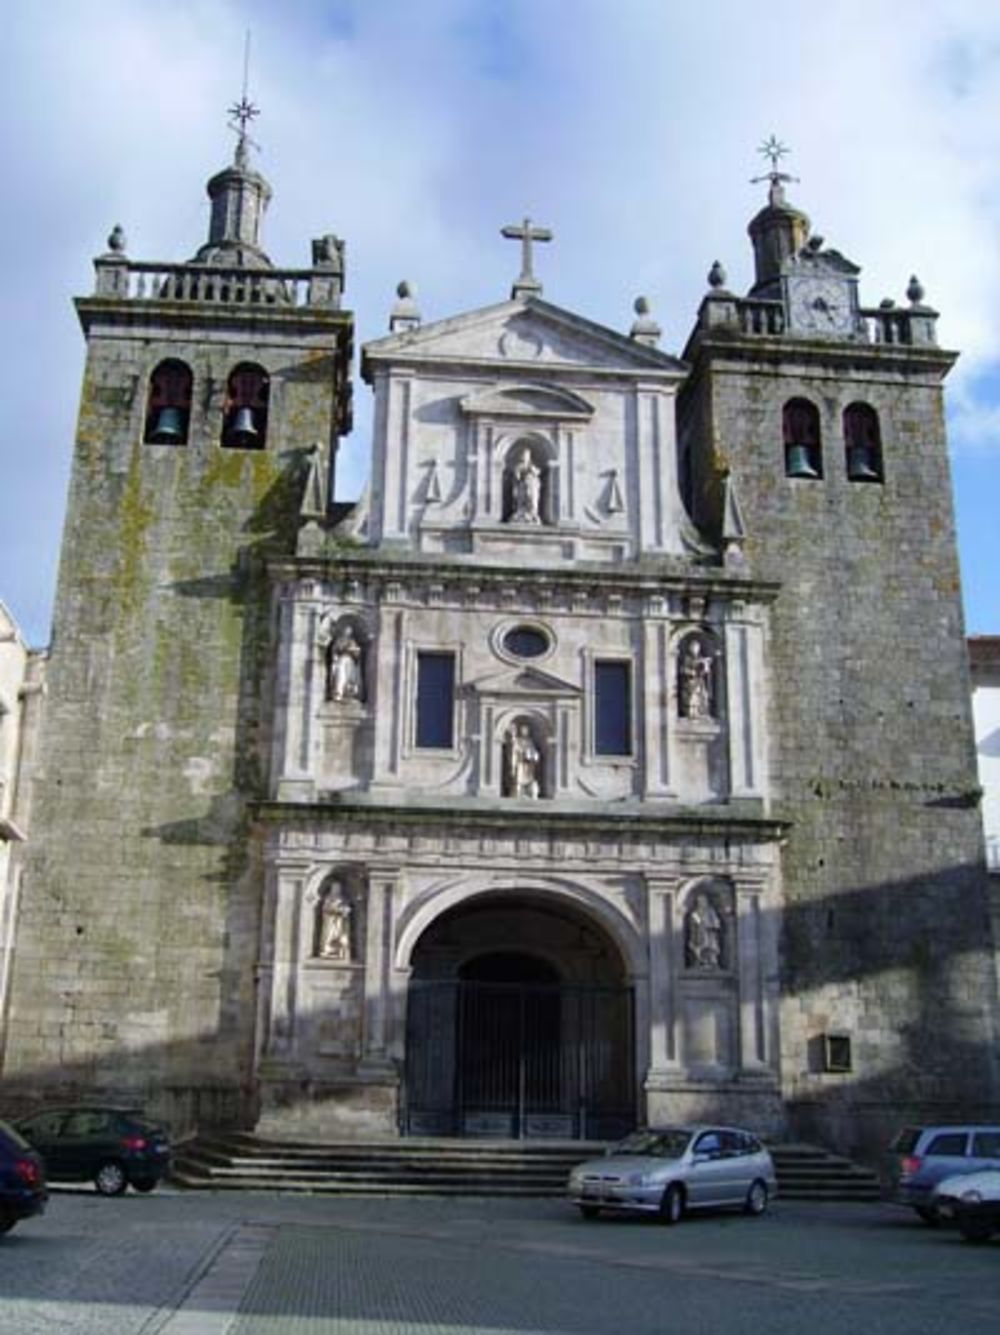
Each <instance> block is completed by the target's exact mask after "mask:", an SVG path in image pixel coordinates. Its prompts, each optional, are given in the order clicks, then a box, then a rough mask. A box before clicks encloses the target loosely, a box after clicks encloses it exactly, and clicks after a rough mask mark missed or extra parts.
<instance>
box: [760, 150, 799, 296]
mask: <svg viewBox="0 0 1000 1335" xmlns="http://www.w3.org/2000/svg"><path fill="white" fill-rule="evenodd" d="M761 152H762V153H763V154H764V155H765V156H766V157H769V158H770V159H771V170H770V171H769V172H768V173H767V174H766V175H765V176H757V177H754V180H755V181H768V182H769V183H770V184H769V188H768V192H767V204H766V206H765V207H764V208H762V209H761V210H760V212H759V213H757V214H756V215H755V216H754V217H753V218H752V219H751V221H750V224H749V226H748V227H747V231H748V232H749V233H750V239H751V241H752V242H753V256H754V269H755V276H756V281H755V282H754V285H753V287H752V288H751V289H750V296H751V297H771V296H778V295H779V281H778V280H779V278H780V275H781V267H782V265H783V263H784V262H785V261H786V260H788V259H790V258H791V256H792V255H797V254H798V252H799V251H800V250H801V249H802V247H803V246H804V245H805V243H806V239H807V238H808V236H809V219H808V217H807V216H806V215H805V214H804V213H803V212H802V211H801V209H797V208H794V207H793V206H792V205H791V204H789V203H788V202H787V200H786V199H785V185H786V183H787V182H790V181H794V180H795V177H793V176H789V175H788V174H787V173H786V172H783V171H779V170H778V167H779V163H780V161H781V158H782V157H783V156H784V154H785V153H787V152H788V150H787V149H786V148H785V146H784V144H780V143H779V142H778V140H777V139H776V138H775V137H774V135H772V136H771V138H770V139H769V140H768V141H767V143H766V144H764V145H763V147H762V148H761Z"/></svg>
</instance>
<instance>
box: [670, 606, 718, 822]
mask: <svg viewBox="0 0 1000 1335" xmlns="http://www.w3.org/2000/svg"><path fill="white" fill-rule="evenodd" d="M673 662H674V668H673V677H674V690H673V695H674V700H675V707H676V713H677V725H676V728H675V730H674V737H675V741H676V747H675V753H674V770H675V776H676V777H675V783H676V785H677V792H678V796H679V797H680V799H681V800H682V801H686V802H692V803H701V802H718V801H722V800H724V799H725V797H726V794H727V792H728V790H729V764H728V754H727V746H728V742H727V737H726V727H725V717H726V704H725V685H724V683H725V673H724V671H723V657H722V649H721V647H720V645H719V641H718V639H717V638H716V636H715V634H714V633H713V632H712V631H710V630H709V629H708V628H707V627H704V626H693V627H688V628H687V629H685V630H684V631H683V632H682V633H681V634H680V635H678V636H677V637H676V639H675V640H674V648H673Z"/></svg>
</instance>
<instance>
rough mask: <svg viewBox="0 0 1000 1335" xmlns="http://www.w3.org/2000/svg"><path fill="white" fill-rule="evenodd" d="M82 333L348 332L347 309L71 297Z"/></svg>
mask: <svg viewBox="0 0 1000 1335" xmlns="http://www.w3.org/2000/svg"><path fill="white" fill-rule="evenodd" d="M73 304H74V305H75V307H76V313H77V316H78V317H79V320H80V324H81V326H82V327H83V331H84V333H85V334H87V335H89V334H90V333H91V332H92V331H93V330H96V329H129V330H141V329H146V328H151V329H158V330H159V329H173V330H179V331H188V330H190V331H191V334H192V337H195V338H202V337H204V331H205V330H209V329H210V330H213V331H218V330H220V329H226V328H231V329H236V330H239V331H240V332H241V333H253V334H255V335H256V336H257V337H259V338H263V337H265V336H266V335H268V334H271V335H278V336H279V337H291V336H294V337H301V336H302V335H303V334H309V333H315V334H325V335H327V336H329V335H330V334H331V333H338V334H339V333H340V332H341V331H343V332H350V331H351V329H352V328H353V325H354V314H353V312H352V311H344V310H333V309H332V308H330V307H324V306H266V307H260V306H238V305H235V304H229V305H226V304H221V303H219V304H214V305H211V304H204V305H202V304H199V303H198V302H186V301H158V300H147V301H135V300H122V299H119V298H116V297H76V298H75V299H74V303H73Z"/></svg>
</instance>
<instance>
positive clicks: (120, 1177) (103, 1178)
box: [94, 1159, 128, 1196]
mask: <svg viewBox="0 0 1000 1335" xmlns="http://www.w3.org/2000/svg"><path fill="white" fill-rule="evenodd" d="M94 1186H95V1187H96V1188H97V1190H98V1191H99V1192H100V1193H101V1195H102V1196H120V1195H121V1194H122V1192H123V1191H124V1190H125V1188H126V1187H127V1186H128V1178H127V1177H126V1176H125V1169H124V1168H123V1167H122V1166H121V1164H120V1163H116V1162H115V1160H114V1159H107V1160H106V1161H105V1162H104V1163H102V1164H101V1166H100V1168H98V1170H97V1172H96V1173H95V1174H94Z"/></svg>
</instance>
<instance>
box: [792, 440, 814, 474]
mask: <svg viewBox="0 0 1000 1335" xmlns="http://www.w3.org/2000/svg"><path fill="white" fill-rule="evenodd" d="M785 473H786V474H787V475H788V477H813V478H816V477H819V473H818V472H817V471H816V469H815V468H814V467H813V463H812V460H811V459H810V458H809V446H808V445H789V447H788V453H787V455H786V458H785Z"/></svg>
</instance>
